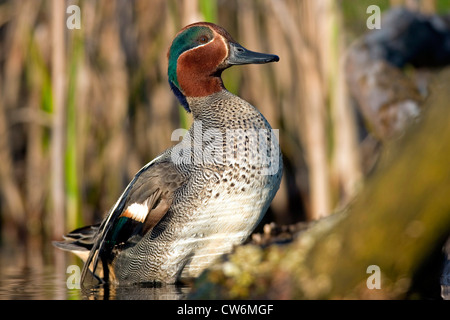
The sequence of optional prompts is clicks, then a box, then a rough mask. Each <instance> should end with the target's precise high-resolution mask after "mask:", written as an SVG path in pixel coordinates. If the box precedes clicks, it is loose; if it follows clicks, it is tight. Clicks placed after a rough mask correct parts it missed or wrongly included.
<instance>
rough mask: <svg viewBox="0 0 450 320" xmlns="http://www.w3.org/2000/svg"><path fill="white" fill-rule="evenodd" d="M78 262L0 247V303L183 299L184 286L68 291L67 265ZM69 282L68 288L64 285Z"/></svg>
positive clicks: (63, 255) (46, 249) (42, 251)
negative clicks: (14, 301) (10, 301)
mask: <svg viewBox="0 0 450 320" xmlns="http://www.w3.org/2000/svg"><path fill="white" fill-rule="evenodd" d="M82 265H83V264H82V262H81V260H79V259H78V258H76V257H74V256H73V255H72V254H70V253H68V252H63V251H61V250H58V249H56V248H53V246H51V245H50V244H46V245H44V246H43V247H38V246H36V247H32V248H26V247H20V248H14V249H12V248H8V247H6V248H5V247H2V248H0V300H87V299H89V300H115V299H118V300H119V299H120V300H128V299H133V300H142V299H145V300H161V299H164V300H178V299H185V298H186V297H187V294H188V293H189V290H190V288H189V287H188V286H179V285H159V286H155V285H153V284H152V285H145V284H143V285H130V286H103V285H97V284H96V285H91V286H89V287H87V288H83V289H72V288H70V287H71V285H70V279H69V277H70V276H71V275H72V274H73V273H71V272H70V269H69V272H68V269H67V268H68V267H69V266H79V267H80V268H81V267H82ZM68 279H69V285H68Z"/></svg>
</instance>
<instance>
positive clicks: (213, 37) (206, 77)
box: [167, 22, 279, 112]
mask: <svg viewBox="0 0 450 320" xmlns="http://www.w3.org/2000/svg"><path fill="white" fill-rule="evenodd" d="M167 57H168V59H169V71H168V73H169V84H170V87H171V88H172V90H173V92H174V93H175V95H176V96H177V98H178V99H179V100H180V102H181V104H182V105H183V107H184V108H185V109H186V110H187V111H188V112H190V108H189V104H188V102H187V100H186V97H205V96H208V95H211V94H213V93H215V92H219V91H221V90H223V89H224V86H223V82H222V79H221V74H222V71H223V70H225V69H226V68H229V67H231V66H233V65H239V64H250V63H258V64H260V63H268V62H273V61H278V60H279V58H278V56H276V55H273V54H265V53H259V52H253V51H250V50H247V49H245V48H244V47H242V46H241V45H240V44H238V43H237V42H236V41H234V40H233V38H232V37H231V36H230V34H229V33H228V32H227V31H226V30H225V29H223V28H222V27H219V26H218V25H215V24H213V23H207V22H197V23H194V24H190V25H188V26H186V27H184V28H183V29H181V31H180V32H178V34H177V35H176V36H175V39H174V40H173V42H172V45H171V47H170V49H169V52H168V53H167Z"/></svg>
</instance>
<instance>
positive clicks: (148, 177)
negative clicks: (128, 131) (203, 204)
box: [59, 158, 186, 283]
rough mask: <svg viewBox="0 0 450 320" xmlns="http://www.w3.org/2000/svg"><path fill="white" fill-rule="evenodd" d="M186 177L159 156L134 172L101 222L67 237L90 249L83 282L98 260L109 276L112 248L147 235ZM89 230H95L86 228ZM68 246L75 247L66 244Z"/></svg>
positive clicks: (166, 208)
mask: <svg viewBox="0 0 450 320" xmlns="http://www.w3.org/2000/svg"><path fill="white" fill-rule="evenodd" d="M156 160H158V161H156ZM185 181H186V178H185V177H184V176H183V175H181V174H180V173H179V172H178V171H177V170H176V168H175V166H174V163H173V162H172V161H170V160H167V161H166V160H160V159H158V158H157V159H155V160H153V161H152V162H150V163H149V164H147V165H146V166H144V167H143V168H142V169H141V170H140V171H139V172H138V173H137V174H136V175H135V177H134V178H133V180H132V181H131V182H130V183H129V185H128V186H127V188H126V189H125V191H124V192H123V194H122V195H121V196H120V198H119V199H118V200H117V202H116V204H115V205H114V206H113V207H112V209H111V210H110V211H109V213H108V215H107V216H106V218H105V219H104V220H103V222H102V223H101V224H100V226H97V227H85V228H80V229H77V230H75V231H72V232H71V233H69V234H68V235H67V236H66V239H70V240H75V242H74V241H72V245H74V244H76V245H78V246H80V247H84V248H86V249H87V250H89V255H88V256H87V258H86V261H85V265H84V268H83V271H82V274H81V283H83V281H84V278H85V276H86V272H87V270H88V269H90V270H91V271H92V272H93V273H94V274H95V273H96V268H97V264H98V261H99V260H100V261H102V264H103V277H104V280H108V274H109V273H108V272H109V270H108V261H109V260H110V258H111V254H112V250H113V249H114V248H115V247H117V246H120V245H121V244H124V243H127V241H128V240H129V239H130V238H131V237H133V236H135V235H140V236H144V235H145V234H146V233H147V232H149V231H150V230H152V229H153V227H155V226H156V225H157V224H158V222H159V221H160V220H161V219H162V218H163V217H164V215H165V214H166V213H167V212H168V211H169V209H170V206H171V205H172V201H173V196H174V193H175V191H176V190H177V189H178V188H180V187H181V186H182V185H183V184H184V183H185ZM86 228H90V229H87V230H86ZM89 230H90V231H94V232H88V234H86V233H85V232H84V231H89ZM66 242H67V241H66ZM59 247H63V246H61V245H59ZM63 249H64V248H63ZM65 249H66V250H71V251H75V250H73V249H74V248H71V249H69V248H68V247H67V245H66V248H65Z"/></svg>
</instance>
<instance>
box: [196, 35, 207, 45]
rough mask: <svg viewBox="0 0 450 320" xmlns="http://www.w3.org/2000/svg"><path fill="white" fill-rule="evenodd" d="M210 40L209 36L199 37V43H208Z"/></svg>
mask: <svg viewBox="0 0 450 320" xmlns="http://www.w3.org/2000/svg"><path fill="white" fill-rule="evenodd" d="M208 40H209V39H208V37H207V36H200V37H199V38H198V39H197V41H198V43H202V44H204V43H207V42H208Z"/></svg>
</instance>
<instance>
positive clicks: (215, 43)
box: [59, 23, 282, 283]
mask: <svg viewBox="0 0 450 320" xmlns="http://www.w3.org/2000/svg"><path fill="white" fill-rule="evenodd" d="M205 35H206V37H209V38H208V39H203V38H199V37H202V36H205ZM186 38H187V39H186ZM192 39H200V40H201V41H200V42H201V43H200V44H198V43H197V45H194V44H191V46H192V47H189V45H186V43H188V44H189V41H191V42H192ZM177 41H178V42H177ZM230 43H231V45H230ZM208 45H210V47H211V48H209V49H208ZM220 45H226V47H225V48H224V47H221V46H220ZM233 45H235V46H237V44H236V43H234V40H232V39H231V37H230V36H229V35H228V33H226V31H224V30H223V29H221V28H220V27H217V26H215V25H212V24H208V23H198V24H194V25H191V26H188V27H186V28H184V29H183V30H182V31H180V33H179V34H178V35H177V37H176V38H175V40H174V43H173V44H172V47H171V49H170V51H169V82H170V84H171V87H172V89H173V90H174V92H175V94H176V95H177V97H178V98H179V99H180V101H181V103H182V104H183V105H184V107H185V108H186V109H187V110H188V111H190V112H192V114H193V117H194V123H193V125H192V127H191V128H190V129H189V131H188V132H187V134H186V135H185V136H184V138H183V140H182V141H181V142H180V143H179V144H177V145H175V146H174V147H172V148H170V149H167V150H166V151H164V152H163V153H162V154H161V155H159V156H158V157H156V158H155V159H154V160H153V161H151V162H150V163H148V164H147V165H146V166H144V167H143V168H142V169H141V170H140V171H139V172H138V173H137V174H136V176H135V177H134V179H133V180H132V181H131V182H130V184H129V185H128V187H127V188H126V189H125V191H124V193H123V194H122V196H121V197H120V198H119V200H118V201H117V202H116V204H115V205H114V207H113V208H112V209H111V210H110V212H109V214H108V216H107V217H106V218H105V220H104V221H103V222H102V224H101V225H100V226H99V227H98V228H97V227H96V228H92V227H91V228H82V229H78V230H75V231H74V232H72V233H70V234H69V235H67V236H66V241H65V242H62V243H59V246H60V247H62V248H65V249H69V250H72V251H77V250H82V249H83V248H85V250H89V251H84V252H85V254H84V258H85V260H86V267H85V269H87V267H89V268H90V269H92V270H94V271H95V269H97V261H101V262H102V264H103V268H102V270H97V271H103V273H102V274H101V273H99V272H97V273H98V274H100V277H102V278H103V280H107V281H108V280H109V281H114V282H119V283H124V282H131V283H137V282H148V281H161V282H166V283H174V282H176V281H177V280H179V279H182V278H192V277H197V276H198V275H199V274H200V273H201V272H202V271H203V270H204V269H205V268H207V267H208V266H209V265H211V263H212V262H213V261H214V260H215V259H216V258H217V257H219V256H220V255H222V254H224V253H228V252H230V251H231V249H232V247H233V246H234V245H237V244H240V243H242V242H243V241H244V240H245V239H246V238H247V237H248V236H249V234H250V233H251V232H252V231H253V230H254V228H255V227H256V225H257V224H258V222H259V221H260V220H261V218H262V217H263V216H264V214H265V212H266V211H267V209H268V207H269V205H270V203H271V201H272V199H273V197H274V196H275V193H276V192H277V190H278V188H279V185H280V181H281V175H282V160H281V153H280V151H279V147H278V142H277V139H276V136H275V135H274V134H273V132H272V128H271V127H270V125H269V123H268V122H267V120H266V119H265V118H264V116H263V115H262V114H261V113H260V112H259V111H258V110H257V109H256V108H254V107H253V106H252V105H250V104H249V103H248V102H246V101H245V100H243V99H241V98H239V97H237V96H235V95H233V94H231V93H230V92H228V91H227V90H226V89H225V88H224V87H223V84H222V81H221V79H220V72H221V71H222V70H223V69H225V68H226V67H229V66H230V65H232V64H234V63H233V62H236V63H237V62H238V63H239V64H243V63H251V61H252V60H251V58H252V54H253V57H254V59H264V58H265V60H256V62H255V61H253V62H254V63H265V62H270V61H277V60H278V58H277V57H276V56H271V55H263V54H257V53H253V52H249V51H247V52H249V54H248V55H249V58H248V60H245V57H243V58H242V57H238V58H236V57H234V58H230V56H232V53H231V52H230V48H231V46H233ZM183 46H184V47H183ZM239 48H242V47H240V46H239ZM198 49H200V50H198ZM206 49H208V50H209V54H212V53H211V52H213V53H214V54H212V57H213V59H212V60H211V61H212V62H210V63H208V61H207V59H206V58H205V57H208V55H207V53H208V51H207V50H206ZM211 50H212V51H211ZM244 50H245V49H244ZM195 51H197V52H195ZM238 51H239V52H240V53H242V51H241V49H239V50H238ZM186 53H187V54H186ZM222 55H223V56H222ZM198 56H200V57H203V58H202V59H203V60H200V62H199V61H195V59H196V57H198ZM275 57H276V58H275ZM175 58H176V59H175ZM171 59H172V60H171ZM192 59H194V62H192ZM239 59H241V60H239ZM187 61H190V62H189V63H188V62H187ZM171 62H172V64H171ZM213 62H214V63H215V65H214V63H213ZM174 63H175V65H176V66H175V67H174V65H173V64H174ZM209 64H211V66H209ZM208 68H209V69H211V70H207V69H208ZM198 69H201V70H200V71H201V72H198ZM171 70H172V71H171ZM174 70H176V75H175V77H174V72H175V71H174ZM171 72H172V73H171ZM186 72H187V73H188V75H189V77H185V73H186ZM181 75H183V76H181ZM208 77H209V78H210V79H209V81H208ZM193 83H195V86H193V85H192V84H193ZM196 88H197V89H196ZM87 252H89V255H87V254H86V253H87ZM80 256H81V255H80Z"/></svg>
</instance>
